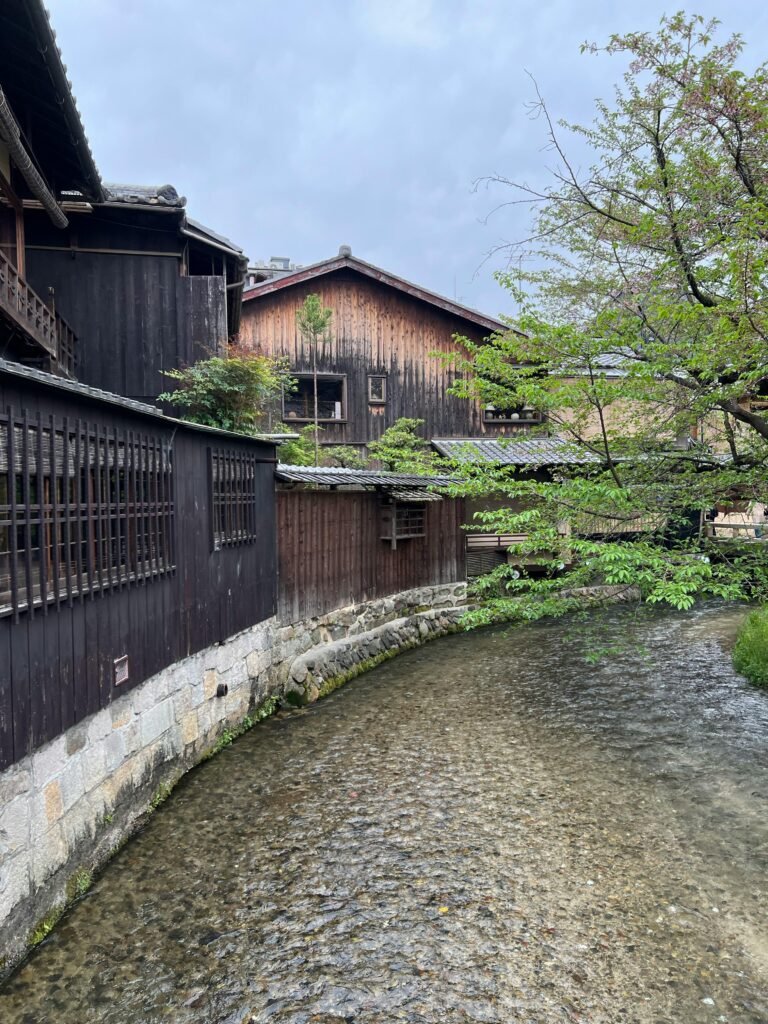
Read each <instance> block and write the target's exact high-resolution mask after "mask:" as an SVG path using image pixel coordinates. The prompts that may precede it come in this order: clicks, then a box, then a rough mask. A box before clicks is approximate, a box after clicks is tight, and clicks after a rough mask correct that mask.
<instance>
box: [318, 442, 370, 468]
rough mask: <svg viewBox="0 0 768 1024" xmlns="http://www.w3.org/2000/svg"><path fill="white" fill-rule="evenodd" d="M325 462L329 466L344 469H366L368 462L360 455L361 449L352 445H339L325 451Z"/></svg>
mask: <svg viewBox="0 0 768 1024" xmlns="http://www.w3.org/2000/svg"><path fill="white" fill-rule="evenodd" d="M323 462H324V463H325V464H326V465H328V466H341V467H342V468H343V469H365V467H366V466H367V465H368V460H367V459H366V458H365V456H364V455H361V454H360V449H359V448H355V447H354V445H351V444H337V445H332V446H331V447H329V448H324V449H323Z"/></svg>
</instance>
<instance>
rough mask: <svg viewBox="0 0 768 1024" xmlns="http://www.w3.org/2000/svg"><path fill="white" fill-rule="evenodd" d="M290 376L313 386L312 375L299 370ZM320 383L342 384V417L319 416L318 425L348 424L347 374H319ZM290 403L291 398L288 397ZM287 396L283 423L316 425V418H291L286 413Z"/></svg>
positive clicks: (284, 400) (291, 372) (290, 373)
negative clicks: (335, 382) (332, 382)
mask: <svg viewBox="0 0 768 1024" xmlns="http://www.w3.org/2000/svg"><path fill="white" fill-rule="evenodd" d="M289 376H290V377H293V378H294V379H295V380H297V381H298V380H308V381H309V382H310V385H311V384H312V380H313V376H312V374H311V373H306V372H303V371H302V372H299V371H297V370H290V371H289ZM317 380H318V383H320V382H321V381H339V382H340V383H341V416H340V417H338V418H336V417H335V416H330V417H327V416H318V417H317V422H318V423H346V422H347V375H346V373H330V372H326V371H322V372H318V374H317ZM287 397H288V400H289V401H290V396H287ZM285 405H286V395H285V393H283V423H314V422H315V418H314V416H290V415H289V414H288V413H287V412H286V408H285Z"/></svg>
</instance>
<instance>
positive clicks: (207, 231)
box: [187, 217, 243, 255]
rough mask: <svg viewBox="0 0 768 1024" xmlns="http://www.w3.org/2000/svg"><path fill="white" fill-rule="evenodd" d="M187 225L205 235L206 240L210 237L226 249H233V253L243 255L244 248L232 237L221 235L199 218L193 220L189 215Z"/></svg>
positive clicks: (197, 232)
mask: <svg viewBox="0 0 768 1024" xmlns="http://www.w3.org/2000/svg"><path fill="white" fill-rule="evenodd" d="M187 227H188V228H189V229H190V230H191V231H194V232H195V233H196V234H198V235H204V236H205V237H206V240H207V239H210V240H211V241H213V242H217V243H218V244H219V245H220V246H223V247H224V248H226V249H231V250H232V252H233V253H237V254H238V255H242V252H243V250H242V249H241V248H240V246H239V245H237V243H236V242H233V241H232V239H231V238H227V236H226V235H220V234H219V233H218V231H214V230H213V229H212V228H209V227H206V226H205V224H201V223H200V221H199V220H192V218H191V217H187Z"/></svg>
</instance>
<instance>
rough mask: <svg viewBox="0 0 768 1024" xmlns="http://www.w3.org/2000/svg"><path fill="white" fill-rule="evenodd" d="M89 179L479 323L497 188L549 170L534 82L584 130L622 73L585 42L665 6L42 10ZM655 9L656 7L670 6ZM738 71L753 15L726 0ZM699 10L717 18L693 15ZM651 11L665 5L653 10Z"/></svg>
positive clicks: (456, 3) (504, 217)
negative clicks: (151, 197) (464, 309)
mask: <svg viewBox="0 0 768 1024" xmlns="http://www.w3.org/2000/svg"><path fill="white" fill-rule="evenodd" d="M48 4H49V7H50V9H51V16H52V20H53V24H54V27H55V28H56V29H57V31H58V35H59V42H60V45H61V47H62V50H63V54H64V60H65V61H66V62H67V64H68V65H69V74H70V77H71V78H72V81H73V84H74V89H75V93H76V95H77V98H78V102H79V105H80V108H81V111H82V113H83V119H84V121H85V125H86V130H87V131H88V134H89V138H90V141H91V146H92V149H93V151H94V154H95V157H96V161H97V164H98V166H99V168H100V170H101V172H102V174H103V176H104V177H105V178H106V179H107V180H116V181H130V182H139V183H144V182H146V183H160V182H166V181H169V182H171V183H173V184H174V185H176V187H177V188H178V189H179V191H180V192H183V193H184V194H185V195H186V196H187V197H188V199H189V209H190V213H191V215H192V216H193V217H195V218H197V219H199V220H202V221H204V222H205V223H208V224H210V225H211V227H214V228H216V229H217V230H219V231H222V232H223V233H225V234H227V235H229V236H230V237H231V238H233V239H235V240H236V241H237V242H238V243H239V244H240V245H242V246H243V247H244V248H245V250H246V252H247V253H248V254H249V256H250V257H251V258H254V259H255V258H264V257H269V256H271V255H273V254H274V255H278V254H279V255H287V256H290V257H291V258H292V259H294V260H295V261H297V262H301V263H310V262H313V261H315V260H318V259H323V258H325V257H327V256H330V255H332V254H334V253H335V252H336V250H337V248H338V246H339V244H340V243H342V242H345V243H349V244H350V245H352V247H353V251H354V252H355V253H356V254H357V255H359V256H361V257H362V258H363V259H369V260H371V261H372V262H374V263H378V264H380V265H382V266H384V267H386V268H387V269H388V270H391V271H393V272H395V273H398V274H401V275H403V276H405V277H408V278H410V279H412V280H414V281H417V282H418V283H419V284H422V285H424V286H426V287H428V288H432V289H434V290H435V291H438V292H441V293H443V294H447V295H451V296H453V295H455V296H457V297H458V298H459V299H460V300H462V301H465V302H467V303H468V304H470V305H473V306H477V307H478V308H481V309H483V310H484V311H485V312H488V313H491V314H495V313H499V312H509V311H511V310H510V305H509V300H508V298H507V296H506V295H505V293H504V292H503V291H501V290H500V289H499V287H498V286H497V285H496V284H495V282H494V281H493V280H492V277H491V273H492V270H493V269H494V268H496V267H498V266H500V265H501V262H502V259H501V256H495V257H493V258H492V259H490V260H488V261H486V262H484V257H485V255H486V253H488V251H489V250H491V249H492V248H493V247H494V246H495V245H497V244H498V243H499V242H500V241H503V240H504V239H515V238H518V237H521V236H523V235H524V234H525V233H526V230H527V227H528V216H527V214H526V212H525V211H524V210H520V209H519V208H510V207H506V208H504V209H501V210H499V212H498V213H497V214H495V215H493V216H491V217H490V218H489V219H488V220H487V221H486V218H487V217H488V214H489V213H490V211H491V210H492V209H493V208H494V207H495V206H496V205H497V204H498V203H499V202H502V201H503V200H504V198H505V196H504V193H503V192H501V191H499V190H498V189H493V188H492V189H490V190H486V189H484V188H481V189H479V190H478V191H473V189H472V184H473V182H474V181H475V179H477V178H479V177H482V176H484V175H489V174H494V173H499V174H504V175H507V176H511V177H518V178H525V179H527V180H529V181H541V180H543V178H544V176H545V173H546V168H547V166H548V165H550V164H551V163H552V157H551V154H547V153H546V152H543V150H542V147H543V144H544V132H543V126H542V125H541V123H539V122H536V121H531V120H530V119H529V117H528V115H527V110H526V106H525V104H526V101H527V100H529V99H530V98H531V96H532V94H533V88H532V84H531V82H530V79H529V78H528V76H527V74H526V71H528V72H530V73H531V74H532V75H534V76H535V78H536V80H537V82H538V83H539V85H540V87H541V89H542V91H543V93H544V94H545V96H546V99H547V101H548V103H549V105H550V106H551V108H552V110H553V111H554V112H555V113H556V114H557V116H565V117H567V118H569V119H572V120H581V121H585V120H588V119H590V117H591V115H592V102H593V99H594V98H595V97H597V96H605V97H609V96H610V94H611V90H612V85H613V82H614V81H616V80H617V79H618V78H619V76H620V74H621V71H622V68H621V65H620V63H619V62H618V61H617V60H616V59H612V58H606V57H600V58H595V57H590V56H583V55H580V54H579V45H580V43H581V42H583V41H584V40H586V39H595V40H598V41H599V40H603V39H605V38H606V37H607V35H608V34H610V33H611V32H613V31H625V30H629V29H653V28H654V27H655V25H656V24H657V23H658V20H659V18H660V17H661V15H662V13H663V12H664V9H665V6H664V5H663V4H661V3H658V2H657V0H648V2H644V3H638V2H634V3H631V4H625V5H622V7H621V9H620V10H615V9H614V5H613V4H609V3H604V2H596V0H591V2H589V0H585V2H584V3H581V4H574V3H567V2H565V0H550V2H546V0H545V2H539V3H537V2H534V0H518V2H516V0H314V2H310V0H283V2H278V0H274V2H269V0H248V2H246V0H222V2H221V3H219V5H218V6H215V7H213V8H212V7H211V5H210V4H204V3H202V2H201V0H154V2H150V0H48ZM672 6H673V7H675V6H676V5H672ZM729 6H730V13H729V14H728V16H727V19H726V23H725V28H726V29H727V30H728V31H736V30H741V31H744V32H745V33H746V34H747V41H748V43H749V46H748V53H747V63H748V64H752V65H754V64H756V63H757V62H758V61H759V60H760V59H762V55H763V54H764V53H765V52H766V44H767V43H768V11H767V10H766V8H765V6H764V5H763V4H758V3H757V2H756V0H755V2H748V0H734V2H732V3H731V4H730V5H729ZM697 7H698V10H700V11H701V12H702V13H704V14H712V13H719V10H720V9H721V7H722V5H721V4H718V3H716V2H713V0H707V2H706V3H699V4H698V5H697ZM670 9H671V8H670Z"/></svg>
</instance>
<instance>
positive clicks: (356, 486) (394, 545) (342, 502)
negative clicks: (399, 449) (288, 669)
mask: <svg viewBox="0 0 768 1024" xmlns="http://www.w3.org/2000/svg"><path fill="white" fill-rule="evenodd" d="M277 479H278V481H279V489H278V492H277V531H278V538H279V543H278V560H279V561H278V569H279V590H278V609H279V614H280V615H281V617H282V618H283V619H284V620H285V621H288V622H292V621H293V622H295V621H299V620H301V619H305V618H309V617H311V616H315V615H322V614H324V613H325V612H329V611H331V610H332V609H334V608H343V607H346V606H347V605H351V604H359V603H360V602H362V601H371V600H374V599H375V598H379V597H385V596H386V595H388V594H395V593H398V592H399V591H403V590H411V589H413V588H415V587H426V586H436V585H438V584H441V583H455V582H457V581H459V580H463V579H464V577H465V565H464V535H463V532H462V528H461V526H462V523H463V522H464V516H465V512H464V502H463V500H461V499H454V498H443V497H441V495H439V494H437V493H435V492H434V491H433V489H432V488H433V486H434V485H435V484H439V483H440V482H441V480H440V478H429V477H423V476H414V475H411V474H402V473H385V472H379V471H375V470H373V471H371V470H355V469H328V468H326V467H314V466H284V465H280V466H278V468H277Z"/></svg>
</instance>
